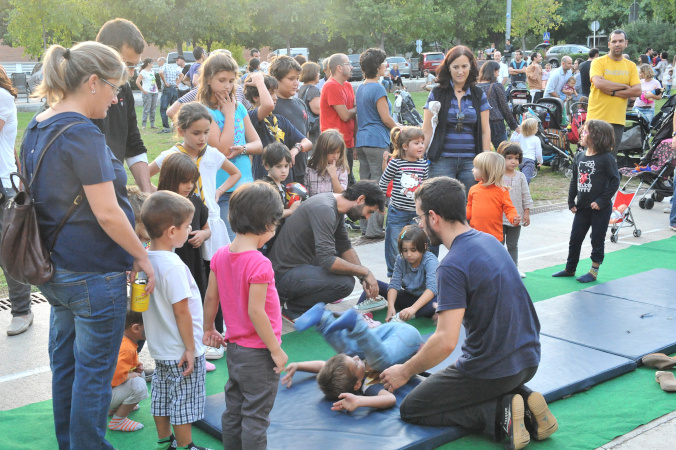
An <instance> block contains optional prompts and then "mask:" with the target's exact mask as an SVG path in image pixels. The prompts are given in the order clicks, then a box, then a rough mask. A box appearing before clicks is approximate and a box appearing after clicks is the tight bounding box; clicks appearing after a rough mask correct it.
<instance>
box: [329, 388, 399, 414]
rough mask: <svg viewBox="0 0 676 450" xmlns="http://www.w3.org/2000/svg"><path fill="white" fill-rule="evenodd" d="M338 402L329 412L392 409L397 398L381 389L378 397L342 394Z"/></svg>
mask: <svg viewBox="0 0 676 450" xmlns="http://www.w3.org/2000/svg"><path fill="white" fill-rule="evenodd" d="M338 398H339V400H338V401H337V402H335V403H334V404H333V406H332V407H331V411H350V412H351V411H354V410H355V409H357V408H377V409H387V408H392V407H393V406H394V405H396V404H397V398H396V397H395V396H394V394H392V393H391V392H388V391H386V390H385V389H383V390H382V391H380V392H378V395H355V394H351V393H348V392H344V393H342V394H340V395H339V396H338Z"/></svg>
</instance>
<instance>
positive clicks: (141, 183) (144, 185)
mask: <svg viewBox="0 0 676 450" xmlns="http://www.w3.org/2000/svg"><path fill="white" fill-rule="evenodd" d="M129 171H130V172H131V174H132V175H133V176H134V181H136V184H137V185H138V188H139V189H140V190H141V191H142V192H148V193H153V192H155V189H154V188H153V185H152V183H151V182H150V169H149V168H148V163H147V162H145V161H139V162H137V163H135V164H134V165H133V166H131V167H130V168H129Z"/></svg>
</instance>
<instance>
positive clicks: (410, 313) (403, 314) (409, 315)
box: [399, 306, 416, 322]
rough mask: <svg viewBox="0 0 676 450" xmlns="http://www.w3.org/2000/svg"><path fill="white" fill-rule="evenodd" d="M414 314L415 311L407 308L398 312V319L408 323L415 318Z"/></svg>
mask: <svg viewBox="0 0 676 450" xmlns="http://www.w3.org/2000/svg"><path fill="white" fill-rule="evenodd" d="M415 313H416V311H415V310H414V309H413V308H411V307H410V306H409V307H408V308H405V309H402V310H401V311H399V318H400V319H402V320H405V321H407V322H408V321H409V320H411V319H413V318H414V317H415Z"/></svg>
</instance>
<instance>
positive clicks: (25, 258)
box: [0, 122, 84, 285]
mask: <svg viewBox="0 0 676 450" xmlns="http://www.w3.org/2000/svg"><path fill="white" fill-rule="evenodd" d="M80 123H84V122H73V123H69V124H68V125H66V126H64V127H63V128H61V129H60V130H59V131H58V132H57V133H56V134H55V135H54V137H52V138H51V139H50V140H49V142H48V143H47V145H45V147H44V149H43V150H42V153H41V154H40V157H39V158H38V162H37V164H36V166H35V169H34V171H33V178H32V179H31V181H30V183H29V182H28V181H27V179H26V178H27V177H26V162H25V160H24V164H23V172H24V174H23V175H22V174H20V173H18V172H13V173H12V174H10V180H11V183H12V187H13V188H14V190H15V191H16V192H17V194H16V195H15V196H14V197H13V198H11V199H9V200H8V201H7V203H6V204H5V209H4V218H3V222H2V238H1V239H0V258H1V259H2V261H3V267H4V268H5V271H6V272H7V274H8V275H9V276H10V277H12V278H13V279H15V280H16V281H18V282H20V283H24V284H31V285H40V284H43V283H46V282H47V281H49V280H50V279H51V278H52V276H53V275H54V265H53V264H52V260H51V257H50V254H51V252H52V250H53V249H54V246H55V245H56V239H57V238H58V236H59V233H60V232H61V229H62V228H63V226H64V225H65V224H66V222H67V221H68V219H70V217H71V216H72V215H73V213H74V212H75V210H76V209H77V207H78V206H79V205H80V203H82V200H83V198H84V189H81V190H80V192H79V193H78V194H77V196H76V197H75V199H74V200H73V203H72V204H71V205H70V208H68V211H67V212H66V215H65V216H64V218H63V219H62V220H61V223H59V226H58V227H57V229H56V231H55V232H54V239H53V240H52V244H51V245H50V247H49V249H47V246H46V245H45V243H44V242H43V241H42V238H41V236H40V229H39V226H38V219H37V214H36V212H35V201H34V199H33V198H32V197H31V187H32V185H33V181H34V180H35V176H36V175H37V173H38V170H39V169H40V165H41V163H42V159H43V158H44V156H45V153H47V150H49V147H51V146H52V144H53V143H54V141H55V140H56V139H57V138H58V137H59V136H61V135H62V134H63V133H64V132H65V131H66V130H67V129H68V128H70V127H72V126H73V125H77V124H80ZM22 153H24V152H23V148H22ZM24 155H25V153H24ZM15 178H19V180H21V183H20V185H19V187H18V188H17V186H16V184H15V183H14V179H15Z"/></svg>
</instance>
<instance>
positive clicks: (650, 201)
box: [645, 197, 655, 209]
mask: <svg viewBox="0 0 676 450" xmlns="http://www.w3.org/2000/svg"><path fill="white" fill-rule="evenodd" d="M653 206H655V200H653V199H652V198H650V197H648V198H646V199H645V209H653Z"/></svg>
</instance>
